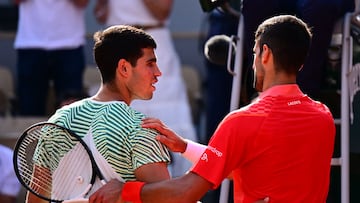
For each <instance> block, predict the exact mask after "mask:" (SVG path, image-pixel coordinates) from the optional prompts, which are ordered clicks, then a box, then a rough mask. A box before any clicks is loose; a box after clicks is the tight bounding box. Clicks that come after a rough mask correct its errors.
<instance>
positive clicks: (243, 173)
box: [90, 15, 335, 203]
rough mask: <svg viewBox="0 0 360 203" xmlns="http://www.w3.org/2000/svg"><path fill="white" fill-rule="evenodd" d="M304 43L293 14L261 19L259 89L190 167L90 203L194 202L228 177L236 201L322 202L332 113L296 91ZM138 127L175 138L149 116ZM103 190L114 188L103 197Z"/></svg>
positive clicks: (303, 29) (307, 36)
mask: <svg viewBox="0 0 360 203" xmlns="http://www.w3.org/2000/svg"><path fill="white" fill-rule="evenodd" d="M310 43H311V32H310V30H309V28H308V27H307V25H306V24H305V23H304V22H303V21H301V20H300V19H298V18H296V17H294V16H291V15H280V16H275V17H273V18H270V19H268V20H265V21H264V22H263V23H262V24H261V25H260V26H259V27H258V29H257V31H256V34H255V45H254V49H253V50H254V56H255V58H254V64H253V68H254V71H255V77H256V82H255V86H256V89H257V90H258V91H260V92H261V94H260V96H259V97H258V98H257V99H256V100H255V101H254V102H253V103H251V104H249V105H248V106H245V107H243V108H241V109H239V110H235V111H233V112H231V113H230V114H228V115H227V116H226V117H225V118H224V119H223V120H222V122H221V123H220V124H219V126H218V128H217V130H216V131H215V133H214V135H213V136H212V139H211V140H210V142H209V145H208V146H207V147H206V149H205V151H204V152H203V153H201V152H200V153H201V156H200V159H199V160H198V161H197V162H196V164H195V165H194V166H193V168H192V169H191V170H190V172H189V173H187V174H185V175H184V176H182V177H179V178H176V179H172V180H168V181H162V182H157V183H154V184H145V183H144V182H140V181H135V182H127V183H125V184H124V185H123V184H122V183H119V182H115V181H114V183H112V184H111V185H106V186H104V187H103V188H101V189H100V190H98V192H97V193H95V194H94V195H93V196H92V197H90V200H91V201H90V202H92V203H94V202H96V203H99V202H107V203H110V202H116V201H118V200H121V201H125V202H126V201H130V202H157V203H160V202H172V203H175V202H181V203H184V202H186V203H187V202H195V201H196V200H198V199H200V198H201V197H202V196H203V195H204V194H205V193H206V192H207V191H208V190H209V189H215V188H217V187H218V186H219V185H220V184H221V182H222V181H223V180H224V179H225V178H226V177H228V175H229V174H232V176H233V180H234V200H235V202H236V203H252V202H255V201H256V200H259V199H263V198H265V197H269V198H270V202H275V203H276V202H292V203H303V202H314V203H315V202H316V203H318V202H326V198H327V194H328V188H329V179H330V168H331V166H330V162H331V157H332V153H333V147H334V137H335V125H334V121H333V117H332V115H331V113H330V111H329V109H328V108H327V107H326V106H325V105H324V104H321V103H320V102H317V101H314V100H312V99H311V98H309V97H308V96H307V95H305V94H303V93H302V92H301V90H300V89H299V87H298V85H297V84H296V76H297V74H298V72H299V71H301V68H302V66H303V64H304V61H305V58H306V56H307V54H308V49H309V46H310ZM146 125H147V126H148V127H149V126H152V127H154V128H155V129H157V130H158V131H159V132H160V133H162V134H163V136H169V139H170V138H171V137H174V136H176V135H175V133H174V132H171V130H170V129H168V128H167V127H166V126H164V125H162V124H161V122H156V120H154V119H153V120H150V121H147V123H146ZM160 140H162V139H160ZM168 141H169V140H168ZM172 141H174V140H172ZM172 144H173V145H174V144H175V143H174V142H173V143H172ZM182 145H183V146H186V143H185V145H184V143H182ZM189 146H190V145H189V143H187V147H186V148H189ZM184 150H185V147H182V150H179V151H181V152H183V151H184ZM200 151H201V150H200ZM119 187H121V188H122V191H121V194H120V191H119ZM109 191H111V193H113V192H115V191H117V192H116V193H113V194H106V192H108V193H109ZM93 200H94V201H93ZM111 200H112V201H111Z"/></svg>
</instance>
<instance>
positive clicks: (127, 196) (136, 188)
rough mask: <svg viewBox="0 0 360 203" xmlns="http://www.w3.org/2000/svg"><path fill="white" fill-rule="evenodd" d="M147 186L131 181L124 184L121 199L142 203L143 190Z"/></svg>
mask: <svg viewBox="0 0 360 203" xmlns="http://www.w3.org/2000/svg"><path fill="white" fill-rule="evenodd" d="M144 185H145V183H144V182H140V181H130V182H126V183H125V184H124V187H123V189H122V192H121V199H123V200H124V201H129V202H133V203H141V195H140V193H141V188H142V187H143V186H144Z"/></svg>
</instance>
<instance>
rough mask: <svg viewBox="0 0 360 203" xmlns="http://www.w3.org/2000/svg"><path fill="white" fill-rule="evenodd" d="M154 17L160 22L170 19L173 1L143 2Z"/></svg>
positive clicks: (156, 0)
mask: <svg viewBox="0 0 360 203" xmlns="http://www.w3.org/2000/svg"><path fill="white" fill-rule="evenodd" d="M143 1H144V4H145V6H146V7H147V8H148V9H149V11H150V13H151V14H152V16H154V17H155V18H156V19H157V20H159V21H160V22H163V21H165V20H166V19H168V17H169V16H170V13H171V9H172V4H173V0H143Z"/></svg>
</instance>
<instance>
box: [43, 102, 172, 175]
mask: <svg viewBox="0 0 360 203" xmlns="http://www.w3.org/2000/svg"><path fill="white" fill-rule="evenodd" d="M142 118H144V115H143V114H142V113H140V112H137V111H135V110H134V109H132V108H130V107H129V106H127V105H126V104H125V103H123V102H95V101H92V100H89V99H84V100H81V101H78V102H75V103H73V104H71V105H69V106H66V107H63V108H62V109H59V110H58V111H57V112H56V113H55V114H54V115H53V116H52V117H51V118H50V119H49V121H50V122H53V123H56V124H59V125H61V126H64V127H66V128H69V129H71V130H72V131H74V132H75V133H76V134H78V135H79V136H80V137H84V136H85V135H86V134H87V133H88V131H89V129H91V131H92V134H93V139H94V142H95V145H96V148H97V150H98V151H99V152H100V154H101V155H102V156H103V157H104V158H105V159H106V160H107V162H108V163H109V164H110V165H111V166H112V167H113V169H114V170H115V172H116V173H118V174H120V176H121V177H122V178H123V179H125V180H135V174H134V172H135V170H136V169H137V168H138V167H140V166H142V165H144V164H149V163H155V162H169V161H170V155H169V152H168V150H167V149H166V147H165V146H163V145H162V144H161V143H159V142H158V141H156V140H155V135H156V134H157V132H156V131H154V130H149V129H143V128H141V126H140V123H141V119H142Z"/></svg>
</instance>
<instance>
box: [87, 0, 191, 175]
mask: <svg viewBox="0 0 360 203" xmlns="http://www.w3.org/2000/svg"><path fill="white" fill-rule="evenodd" d="M172 5H173V1H172V0H161V1H154V0H128V1H125V0H124V1H119V0H97V5H96V6H95V11H94V13H95V16H96V18H97V19H98V21H99V22H100V23H105V24H106V25H107V26H111V25H116V24H127V25H133V26H135V27H138V28H142V29H143V30H145V31H146V32H147V33H149V34H150V35H151V36H152V37H153V38H154V39H155V41H156V43H157V45H158V46H157V48H156V50H155V53H156V55H157V64H158V66H159V68H160V70H161V72H162V77H161V78H160V80H159V82H158V83H157V84H156V89H157V90H156V91H155V93H154V96H153V98H152V99H151V100H149V101H140V100H135V101H134V102H133V103H132V104H131V106H132V107H133V108H135V109H136V110H138V111H140V112H142V113H144V114H146V115H148V116H150V117H157V118H159V119H160V120H162V121H163V122H164V123H166V124H167V125H168V126H169V127H171V128H172V129H173V130H174V131H175V132H177V133H179V134H181V135H185V138H187V139H190V140H195V141H196V140H197V136H196V133H195V128H194V125H193V122H192V117H191V109H190V105H189V102H188V97H187V92H186V88H185V84H184V81H183V78H182V74H181V63H180V60H179V57H178V55H177V53H176V51H175V48H174V44H173V41H172V38H171V32H170V30H169V29H168V24H169V16H170V14H171V9H172ZM190 166H191V163H190V162H189V161H187V160H185V159H184V158H182V157H181V156H180V155H179V154H175V153H174V154H172V164H171V165H170V168H169V170H170V172H171V175H172V176H173V177H177V176H180V175H183V174H184V173H185V172H186V171H187V170H188V169H189V168H190Z"/></svg>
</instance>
